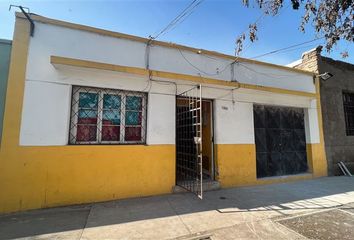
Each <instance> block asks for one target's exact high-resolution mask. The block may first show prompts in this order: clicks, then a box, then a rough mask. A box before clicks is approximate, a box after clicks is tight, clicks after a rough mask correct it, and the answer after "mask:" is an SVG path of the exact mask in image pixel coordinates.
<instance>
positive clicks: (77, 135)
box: [70, 87, 146, 144]
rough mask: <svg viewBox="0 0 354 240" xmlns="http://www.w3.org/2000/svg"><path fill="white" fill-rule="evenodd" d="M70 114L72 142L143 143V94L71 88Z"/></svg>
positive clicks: (144, 111) (144, 102) (144, 106)
mask: <svg viewBox="0 0 354 240" xmlns="http://www.w3.org/2000/svg"><path fill="white" fill-rule="evenodd" d="M71 115H72V117H71V127H70V143H71V144H99V143H102V144H112V143H113V144H114V143H127V144H129V143H144V142H145V125H146V117H145V116H146V94H145V93H140V92H132V91H121V90H112V89H99V88H86V87H73V97H72V113H71Z"/></svg>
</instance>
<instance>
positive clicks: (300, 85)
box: [27, 23, 315, 93]
mask: <svg viewBox="0 0 354 240" xmlns="http://www.w3.org/2000/svg"><path fill="white" fill-rule="evenodd" d="M51 55H55V56H62V57H68V58H76V59H83V60H90V61H95V62H103V63H109V64H117V65H124V66H131V67H139V68H145V67H146V61H145V60H146V44H144V43H140V42H136V41H131V40H125V39H119V38H113V37H109V36H103V35H99V34H95V33H91V32H86V31H81V30H74V29H69V28H65V27H60V26H54V25H50V24H43V23H36V34H35V35H34V37H33V38H31V39H30V48H29V58H28V64H27V78H28V79H32V80H46V81H54V80H55V79H56V78H57V72H56V71H55V69H54V68H53V66H52V65H51V64H50V61H49V59H50V56H51ZM188 61H189V62H190V63H192V64H193V66H192V65H191V64H190V63H188ZM229 63H231V60H227V59H223V58H217V57H215V56H207V55H204V54H195V53H192V52H188V51H182V50H181V51H179V50H178V49H172V48H167V47H162V46H156V45H153V46H152V47H151V50H150V68H151V69H154V70H160V71H167V72H173V73H182V74H190V75H195V76H204V77H210V78H215V79H220V80H225V81H231V67H230V66H228V64H229ZM226 66H227V67H226ZM234 68H235V78H236V80H238V81H239V82H241V83H250V84H256V85H262V86H269V87H277V88H284V89H289V90H298V91H307V92H312V93H314V92H315V86H314V84H313V80H312V77H311V76H309V75H306V74H302V73H298V72H293V71H286V70H282V69H278V68H274V67H268V66H263V65H259V64H250V63H242V62H241V63H237V64H235V65H234ZM217 71H219V74H217Z"/></svg>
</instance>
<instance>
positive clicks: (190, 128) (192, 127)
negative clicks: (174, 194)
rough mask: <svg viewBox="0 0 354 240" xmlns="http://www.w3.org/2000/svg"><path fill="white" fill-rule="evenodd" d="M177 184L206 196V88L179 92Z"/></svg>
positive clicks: (199, 195) (177, 110) (177, 105)
mask: <svg viewBox="0 0 354 240" xmlns="http://www.w3.org/2000/svg"><path fill="white" fill-rule="evenodd" d="M176 102H177V104H176V184H177V185H178V186H181V187H182V188H184V189H186V190H188V191H190V192H192V193H195V194H196V195H197V196H198V197H199V198H200V199H202V198H203V171H202V169H203V168H202V162H203V161H202V88H201V85H199V86H196V87H193V88H192V89H189V90H187V91H185V92H183V93H181V94H179V95H177V101H176Z"/></svg>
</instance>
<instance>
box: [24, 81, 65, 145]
mask: <svg viewBox="0 0 354 240" xmlns="http://www.w3.org/2000/svg"><path fill="white" fill-rule="evenodd" d="M70 98H71V87H70V85H62V84H53V83H45V82H36V81H26V85H25V94H24V101H23V111H22V121H21V134H20V145H43V146H47V145H66V144H67V143H68V134H69V118H70V102H71V101H70Z"/></svg>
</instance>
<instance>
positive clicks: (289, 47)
mask: <svg viewBox="0 0 354 240" xmlns="http://www.w3.org/2000/svg"><path fill="white" fill-rule="evenodd" d="M323 38H324V37H320V38H314V39H312V40H309V41H306V42H302V43H298V44H295V45H291V46H288V47H284V48H280V49H277V50H273V51H270V52H267V53H263V54H260V55H258V56H255V57H252V58H250V59H256V58H260V57H264V56H267V55H271V54H274V53H278V52H282V51H285V50H288V49H291V48H294V47H298V46H301V45H304V44H308V43H311V42H315V41H318V40H321V39H323Z"/></svg>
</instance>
